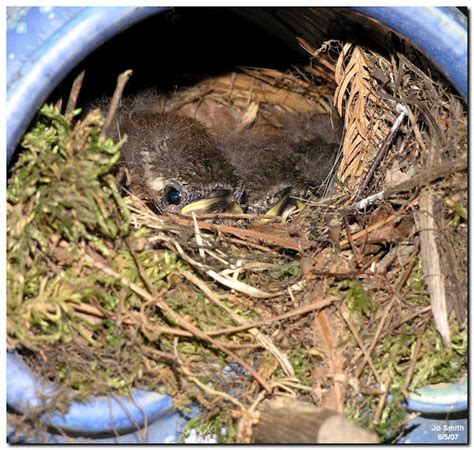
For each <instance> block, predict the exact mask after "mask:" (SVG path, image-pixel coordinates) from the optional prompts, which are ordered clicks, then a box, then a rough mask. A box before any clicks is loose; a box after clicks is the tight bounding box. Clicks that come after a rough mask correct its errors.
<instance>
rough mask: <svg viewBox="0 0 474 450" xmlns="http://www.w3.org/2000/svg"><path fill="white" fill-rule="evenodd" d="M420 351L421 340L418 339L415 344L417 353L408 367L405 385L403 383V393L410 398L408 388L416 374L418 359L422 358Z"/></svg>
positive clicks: (415, 352)
mask: <svg viewBox="0 0 474 450" xmlns="http://www.w3.org/2000/svg"><path fill="white" fill-rule="evenodd" d="M420 350H421V339H417V341H416V344H415V351H414V352H413V356H412V358H411V361H410V367H408V372H407V377H406V378H405V383H403V393H404V394H405V396H408V388H409V387H410V383H411V380H412V378H413V374H414V373H415V369H416V363H417V361H418V357H419V356H420Z"/></svg>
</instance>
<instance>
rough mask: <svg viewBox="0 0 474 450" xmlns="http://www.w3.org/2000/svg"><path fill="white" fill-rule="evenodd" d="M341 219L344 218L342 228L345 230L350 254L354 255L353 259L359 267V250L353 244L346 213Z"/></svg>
mask: <svg viewBox="0 0 474 450" xmlns="http://www.w3.org/2000/svg"><path fill="white" fill-rule="evenodd" d="M343 218H344V227H345V229H346V235H347V240H348V242H349V244H350V246H351V249H352V253H353V254H354V258H355V260H356V262H357V264H359V265H360V264H361V262H362V261H361V256H360V254H359V250H358V249H357V247H356V246H355V244H354V241H353V240H352V235H351V229H350V227H349V220H348V219H347V214H346V213H344V215H343ZM339 245H340V244H339Z"/></svg>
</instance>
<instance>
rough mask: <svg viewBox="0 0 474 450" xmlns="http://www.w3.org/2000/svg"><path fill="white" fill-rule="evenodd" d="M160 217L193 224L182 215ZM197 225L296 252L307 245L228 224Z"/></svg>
mask: <svg viewBox="0 0 474 450" xmlns="http://www.w3.org/2000/svg"><path fill="white" fill-rule="evenodd" d="M162 219H163V220H164V221H167V220H169V221H172V222H174V223H177V224H179V225H188V226H192V225H193V222H192V219H188V218H187V217H184V216H176V215H173V216H171V215H168V216H162ZM198 225H199V228H201V229H204V230H215V231H220V232H221V233H228V234H233V235H235V236H238V237H241V238H246V237H247V238H254V239H258V240H261V241H266V242H272V243H273V244H276V245H279V246H280V247H283V248H288V249H292V250H296V251H298V252H301V251H303V250H304V248H305V247H307V246H308V245H309V242H308V243H306V242H302V241H300V240H295V239H291V238H285V237H282V236H279V235H276V234H270V233H263V232H261V231H256V230H249V229H246V228H237V227H231V226H228V225H216V224H210V223H206V222H202V221H198Z"/></svg>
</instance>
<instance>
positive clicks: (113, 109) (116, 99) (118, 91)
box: [100, 70, 133, 137]
mask: <svg viewBox="0 0 474 450" xmlns="http://www.w3.org/2000/svg"><path fill="white" fill-rule="evenodd" d="M132 74H133V71H132V70H126V71H125V72H123V73H121V74H120V75H119V77H118V79H117V86H116V88H115V91H114V95H113V97H112V101H111V102H110V107H109V111H108V113H107V117H106V118H105V123H104V126H103V127H102V131H101V132H100V135H101V136H102V137H106V136H107V135H108V134H109V130H110V127H111V126H112V123H113V121H114V119H115V116H116V115H117V110H118V107H119V104H120V100H121V99H122V93H123V90H124V88H125V85H126V84H127V81H128V79H129V78H130V77H131V76H132Z"/></svg>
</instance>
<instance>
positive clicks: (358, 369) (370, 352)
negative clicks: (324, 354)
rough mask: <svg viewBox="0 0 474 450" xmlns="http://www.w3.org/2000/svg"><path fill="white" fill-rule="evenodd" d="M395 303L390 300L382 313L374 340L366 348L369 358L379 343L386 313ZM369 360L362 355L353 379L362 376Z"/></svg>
mask: <svg viewBox="0 0 474 450" xmlns="http://www.w3.org/2000/svg"><path fill="white" fill-rule="evenodd" d="M394 302H395V298H392V300H390V302H389V304H388V305H387V307H386V308H385V311H384V312H383V315H382V318H381V319H380V322H379V324H378V326H377V330H376V332H375V335H374V338H373V339H372V342H371V344H370V347H369V348H368V350H367V354H368V355H369V356H370V355H371V354H372V352H373V351H374V348H375V346H376V345H377V342H378V341H379V339H380V335H381V333H382V329H383V327H384V325H385V321H386V320H387V316H388V313H389V312H390V310H391V309H392V306H393V303H394ZM368 361H369V360H368V359H367V358H366V357H365V355H364V360H363V361H362V362H361V364H360V366H359V367H358V368H357V370H356V373H355V377H356V378H359V377H360V376H361V375H362V371H363V370H364V367H365V365H366V364H367V362H368Z"/></svg>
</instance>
